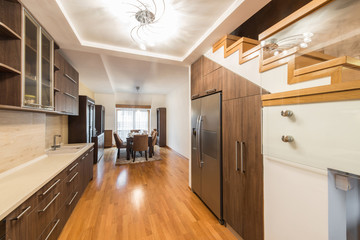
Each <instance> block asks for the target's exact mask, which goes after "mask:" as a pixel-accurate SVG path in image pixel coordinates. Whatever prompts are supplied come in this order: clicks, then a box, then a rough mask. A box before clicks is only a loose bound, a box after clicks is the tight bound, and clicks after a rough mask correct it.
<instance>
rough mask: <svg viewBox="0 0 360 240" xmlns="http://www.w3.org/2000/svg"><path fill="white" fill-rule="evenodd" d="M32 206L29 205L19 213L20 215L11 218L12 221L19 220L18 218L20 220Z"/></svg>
mask: <svg viewBox="0 0 360 240" xmlns="http://www.w3.org/2000/svg"><path fill="white" fill-rule="evenodd" d="M30 208H31V206H28V207H27V208H26V209H25V210H24V211H22V212H21V213H20V214H19V216H17V217H16V218H13V219H11V220H12V221H17V220H19V219H20V218H21V217H22V216H24V214H25V213H26V212H27V211H29V210H30Z"/></svg>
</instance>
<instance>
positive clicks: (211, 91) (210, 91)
mask: <svg viewBox="0 0 360 240" xmlns="http://www.w3.org/2000/svg"><path fill="white" fill-rule="evenodd" d="M205 92H206V94H210V93H213V92H216V88H213V89H208V90H206V91H205Z"/></svg>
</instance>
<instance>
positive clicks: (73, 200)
mask: <svg viewBox="0 0 360 240" xmlns="http://www.w3.org/2000/svg"><path fill="white" fill-rule="evenodd" d="M80 197H81V194H80V191H79V188H78V187H77V188H76V189H75V190H74V192H72V193H71V194H70V195H69V197H68V199H66V201H65V205H64V211H65V217H66V219H68V218H69V217H70V215H71V213H72V211H73V210H74V208H75V206H76V204H77V202H78V201H79V199H80Z"/></svg>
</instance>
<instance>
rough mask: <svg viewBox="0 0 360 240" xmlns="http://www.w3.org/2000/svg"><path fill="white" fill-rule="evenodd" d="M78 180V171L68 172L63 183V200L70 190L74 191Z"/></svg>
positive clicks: (69, 193)
mask: <svg viewBox="0 0 360 240" xmlns="http://www.w3.org/2000/svg"><path fill="white" fill-rule="evenodd" d="M79 182H80V173H79V172H78V171H75V172H73V173H72V174H69V176H68V177H67V178H66V179H65V181H64V183H63V193H64V194H63V196H62V198H63V201H65V200H66V199H67V198H68V197H69V195H71V193H72V192H74V191H75V189H76V188H77V186H78V185H79Z"/></svg>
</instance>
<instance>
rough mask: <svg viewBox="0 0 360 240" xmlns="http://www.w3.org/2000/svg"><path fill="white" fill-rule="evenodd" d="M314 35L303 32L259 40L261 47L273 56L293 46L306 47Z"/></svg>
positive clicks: (286, 51)
mask: <svg viewBox="0 0 360 240" xmlns="http://www.w3.org/2000/svg"><path fill="white" fill-rule="evenodd" d="M313 36H314V34H313V33H311V32H305V33H303V34H297V35H293V36H290V37H286V38H283V39H280V40H277V39H276V38H270V39H268V40H264V41H261V43H260V44H261V47H262V48H263V49H264V50H265V51H267V52H270V53H271V54H273V55H274V56H277V55H279V54H280V53H283V54H284V55H286V54H287V53H288V50H289V49H291V48H294V47H297V48H298V49H299V48H307V47H308V46H309V43H310V42H311V41H312V39H311V38H312V37H313Z"/></svg>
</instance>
